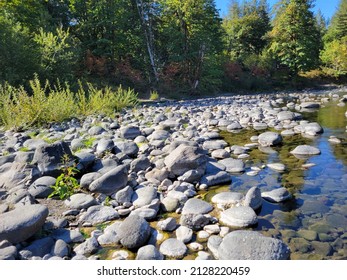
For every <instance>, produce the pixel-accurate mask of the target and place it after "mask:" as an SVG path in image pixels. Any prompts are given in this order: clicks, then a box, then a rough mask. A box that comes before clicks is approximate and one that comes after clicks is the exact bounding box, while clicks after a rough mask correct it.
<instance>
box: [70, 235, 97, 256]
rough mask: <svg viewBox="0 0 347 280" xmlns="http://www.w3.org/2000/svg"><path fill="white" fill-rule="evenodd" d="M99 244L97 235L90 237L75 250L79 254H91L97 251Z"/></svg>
mask: <svg viewBox="0 0 347 280" xmlns="http://www.w3.org/2000/svg"><path fill="white" fill-rule="evenodd" d="M99 246H100V245H99V243H98V240H97V239H96V238H95V237H90V238H88V239H87V240H86V241H84V242H83V243H81V244H79V245H78V246H76V247H75V248H74V249H73V250H74V252H75V253H76V254H77V255H90V254H93V253H96V252H97V250H98V249H99Z"/></svg>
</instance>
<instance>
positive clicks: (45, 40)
mask: <svg viewBox="0 0 347 280" xmlns="http://www.w3.org/2000/svg"><path fill="white" fill-rule="evenodd" d="M34 41H35V42H36V44H37V45H38V48H39V51H40V53H41V56H40V69H41V76H42V77H44V78H46V79H48V80H50V81H52V80H56V79H61V80H65V81H66V80H72V78H73V70H74V66H73V63H75V61H76V60H77V52H76V43H75V42H73V39H72V37H71V35H70V32H69V30H66V31H65V30H63V28H62V27H61V26H60V27H58V28H57V29H56V30H55V31H54V33H53V32H46V31H44V29H43V28H40V29H39V31H38V33H37V34H35V35H34Z"/></svg>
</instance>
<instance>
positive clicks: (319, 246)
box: [312, 241, 333, 257]
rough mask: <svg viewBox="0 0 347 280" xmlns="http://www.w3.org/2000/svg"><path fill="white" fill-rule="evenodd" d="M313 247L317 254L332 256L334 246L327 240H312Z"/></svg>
mask: <svg viewBox="0 0 347 280" xmlns="http://www.w3.org/2000/svg"><path fill="white" fill-rule="evenodd" d="M312 247H313V250H314V251H315V253H316V254H318V255H321V256H323V257H327V256H331V255H332V253H333V248H332V247H331V246H330V244H329V243H327V242H319V241H312Z"/></svg>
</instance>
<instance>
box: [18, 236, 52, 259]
mask: <svg viewBox="0 0 347 280" xmlns="http://www.w3.org/2000/svg"><path fill="white" fill-rule="evenodd" d="M53 246H54V239H53V238H52V237H45V238H42V239H37V240H35V241H34V242H32V243H31V244H30V245H29V246H27V247H25V248H24V250H25V251H27V252H30V255H31V256H35V257H41V258H42V257H43V256H44V255H46V254H49V253H50V252H51V250H52V247H53Z"/></svg>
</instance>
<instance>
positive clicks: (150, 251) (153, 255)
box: [135, 245, 164, 260]
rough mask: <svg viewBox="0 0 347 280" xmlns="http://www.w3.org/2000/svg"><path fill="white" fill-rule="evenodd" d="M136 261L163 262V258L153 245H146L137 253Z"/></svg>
mask: <svg viewBox="0 0 347 280" xmlns="http://www.w3.org/2000/svg"><path fill="white" fill-rule="evenodd" d="M135 259H136V260H163V259H164V256H163V254H162V253H160V252H159V250H158V249H157V248H156V247H155V246H154V245H146V246H143V247H141V248H140V249H139V250H138V251H137V255H136V258H135Z"/></svg>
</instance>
